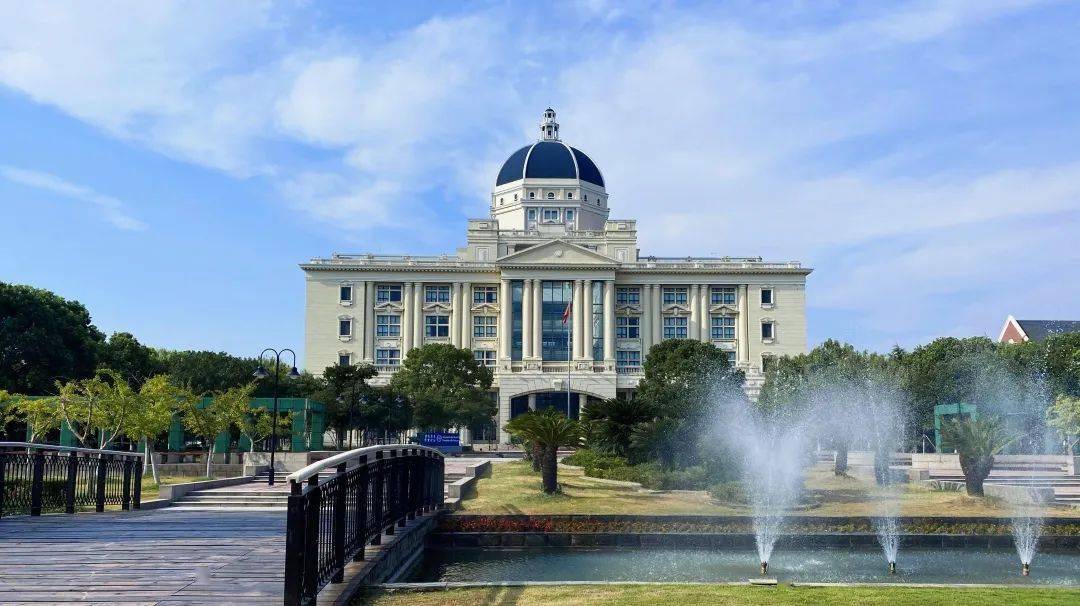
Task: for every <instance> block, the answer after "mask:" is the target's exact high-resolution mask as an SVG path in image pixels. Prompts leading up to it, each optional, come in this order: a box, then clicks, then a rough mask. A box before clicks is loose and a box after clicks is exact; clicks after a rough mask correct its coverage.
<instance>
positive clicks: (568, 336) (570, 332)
mask: <svg viewBox="0 0 1080 606" xmlns="http://www.w3.org/2000/svg"><path fill="white" fill-rule="evenodd" d="M567 326H568V328H567V331H566V417H567V418H570V358H571V357H572V356H571V355H570V343H571V341H572V340H573V339H572V337H573V331H574V307H573V304H571V306H570V323H569V324H568V325H567Z"/></svg>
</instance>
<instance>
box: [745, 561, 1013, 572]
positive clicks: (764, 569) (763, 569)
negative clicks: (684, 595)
mask: <svg viewBox="0 0 1080 606" xmlns="http://www.w3.org/2000/svg"><path fill="white" fill-rule="evenodd" d="M1025 566H1026V564H1025ZM761 574H769V563H768V562H762V563H761ZM1024 574H1027V573H1024Z"/></svg>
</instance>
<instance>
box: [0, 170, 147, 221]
mask: <svg viewBox="0 0 1080 606" xmlns="http://www.w3.org/2000/svg"><path fill="white" fill-rule="evenodd" d="M0 177H3V178H4V179H7V180H8V181H11V182H12V183H18V184H19V185H25V186H26V187H32V188H34V189H40V190H43V191H47V192H50V193H54V194H57V195H60V196H63V197H65V198H70V199H72V200H78V201H80V202H86V203H88V204H90V205H92V206H93V207H94V208H96V209H97V211H98V212H99V213H101V215H102V217H104V219H105V220H106V221H108V222H109V223H111V224H113V226H115V227H117V228H119V229H123V230H129V231H141V230H144V229H146V224H145V223H143V222H142V221H139V220H138V219H136V218H134V217H132V216H131V215H129V214H128V213H127V211H125V210H124V203H123V202H121V201H120V200H118V199H116V198H114V197H112V196H108V195H105V194H100V193H98V192H96V191H94V190H92V189H90V188H89V187H84V186H82V185H76V184H75V183H71V182H70V181H65V180H64V179H61V178H60V177H57V176H56V175H51V174H49V173H43V172H39V171H36V170H27V169H23V168H16V167H14V166H2V165H0Z"/></svg>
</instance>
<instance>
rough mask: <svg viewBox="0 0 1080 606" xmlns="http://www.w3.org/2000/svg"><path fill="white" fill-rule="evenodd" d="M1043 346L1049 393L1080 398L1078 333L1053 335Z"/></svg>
mask: <svg viewBox="0 0 1080 606" xmlns="http://www.w3.org/2000/svg"><path fill="white" fill-rule="evenodd" d="M1045 345H1046V375H1047V376H1046V378H1047V382H1048V383H1049V384H1050V389H1051V392H1052V393H1054V394H1065V395H1067V396H1073V397H1080V332H1073V333H1068V334H1063V335H1053V336H1051V337H1049V338H1047V339H1046V342H1045Z"/></svg>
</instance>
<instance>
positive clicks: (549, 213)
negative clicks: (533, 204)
mask: <svg viewBox="0 0 1080 606" xmlns="http://www.w3.org/2000/svg"><path fill="white" fill-rule="evenodd" d="M558 222H559V209H557V208H545V209H544V223H558Z"/></svg>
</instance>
